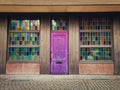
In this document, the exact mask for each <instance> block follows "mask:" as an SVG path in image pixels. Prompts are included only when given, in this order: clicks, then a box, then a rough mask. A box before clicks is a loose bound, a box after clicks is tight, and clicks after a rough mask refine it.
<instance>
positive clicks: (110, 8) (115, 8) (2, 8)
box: [0, 5, 120, 13]
mask: <svg viewBox="0 0 120 90" xmlns="http://www.w3.org/2000/svg"><path fill="white" fill-rule="evenodd" d="M119 11H120V5H99V6H97V5H96V6H90V5H87V6H64V5H63V6H48V5H46V6H31V5H28V6H21V5H12V6H11V5H10V6H9V5H0V12H25V13H27V12H119Z"/></svg>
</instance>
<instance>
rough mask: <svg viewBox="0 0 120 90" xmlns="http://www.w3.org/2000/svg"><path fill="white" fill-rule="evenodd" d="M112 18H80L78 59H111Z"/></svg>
mask: <svg viewBox="0 0 120 90" xmlns="http://www.w3.org/2000/svg"><path fill="white" fill-rule="evenodd" d="M111 31H112V20H111V18H108V17H103V18H100V17H99V18H96V17H95V18H91V17H81V18H80V60H111V57H112V55H111V48H112V39H111V38H112V33H111Z"/></svg>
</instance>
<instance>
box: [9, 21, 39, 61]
mask: <svg viewBox="0 0 120 90" xmlns="http://www.w3.org/2000/svg"><path fill="white" fill-rule="evenodd" d="M39 30H40V20H11V21H10V27H9V35H8V55H9V60H12V61H16V60H17V61H21V60H22V61H26V60H32V61H33V60H39V55H40V48H39V45H40V32H39Z"/></svg>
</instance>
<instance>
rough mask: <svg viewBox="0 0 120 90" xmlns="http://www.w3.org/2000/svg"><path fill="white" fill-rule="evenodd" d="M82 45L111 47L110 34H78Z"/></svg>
mask: <svg viewBox="0 0 120 90" xmlns="http://www.w3.org/2000/svg"><path fill="white" fill-rule="evenodd" d="M80 42H81V44H82V45H111V32H80Z"/></svg>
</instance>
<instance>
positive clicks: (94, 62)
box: [79, 60, 114, 64]
mask: <svg viewBox="0 0 120 90" xmlns="http://www.w3.org/2000/svg"><path fill="white" fill-rule="evenodd" d="M113 63H114V61H112V60H99V61H94V60H88V61H79V64H113Z"/></svg>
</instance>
